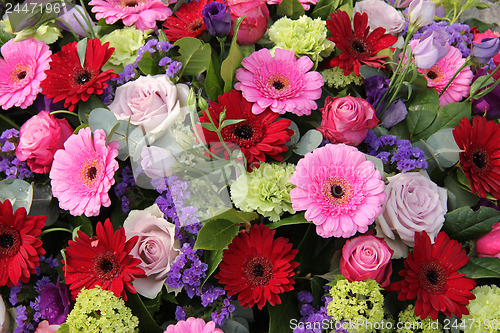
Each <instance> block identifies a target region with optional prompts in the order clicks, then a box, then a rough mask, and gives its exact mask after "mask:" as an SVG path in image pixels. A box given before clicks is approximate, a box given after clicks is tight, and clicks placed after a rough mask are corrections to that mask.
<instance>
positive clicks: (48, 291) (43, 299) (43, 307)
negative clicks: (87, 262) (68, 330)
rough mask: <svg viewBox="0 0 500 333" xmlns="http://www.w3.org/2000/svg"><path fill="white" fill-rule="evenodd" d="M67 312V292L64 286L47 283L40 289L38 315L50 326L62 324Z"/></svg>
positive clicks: (68, 303) (68, 307)
mask: <svg viewBox="0 0 500 333" xmlns="http://www.w3.org/2000/svg"><path fill="white" fill-rule="evenodd" d="M69 310H70V299H69V290H68V287H67V286H66V285H65V284H63V283H57V284H53V283H47V284H46V285H45V286H43V287H42V288H41V289H40V314H41V315H42V317H43V318H45V319H47V320H48V322H49V324H50V325H54V324H55V325H60V324H62V323H64V321H65V320H66V317H67V316H68V313H69Z"/></svg>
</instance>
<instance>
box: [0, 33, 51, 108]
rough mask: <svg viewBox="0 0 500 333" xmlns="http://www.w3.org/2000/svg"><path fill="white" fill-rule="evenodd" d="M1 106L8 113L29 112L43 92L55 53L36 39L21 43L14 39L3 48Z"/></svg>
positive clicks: (0, 62) (0, 87)
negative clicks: (11, 109) (14, 111)
mask: <svg viewBox="0 0 500 333" xmlns="http://www.w3.org/2000/svg"><path fill="white" fill-rule="evenodd" d="M0 51H1V52H2V57H3V59H0V105H2V108H3V109H4V110H7V109H9V108H11V107H13V106H14V105H15V106H19V107H21V108H23V109H26V108H27V107H28V106H30V105H31V104H33V101H34V100H35V98H36V96H37V95H38V93H39V92H40V90H41V89H40V82H41V81H42V80H43V79H45V77H46V75H45V73H44V72H45V70H46V69H48V68H49V61H50V56H51V54H52V52H50V49H49V47H48V46H47V44H45V43H44V42H39V41H36V40H35V39H33V38H30V39H26V40H23V41H20V42H14V41H13V40H12V39H11V40H9V41H8V42H7V43H5V44H4V45H3V46H2V48H1V49H0Z"/></svg>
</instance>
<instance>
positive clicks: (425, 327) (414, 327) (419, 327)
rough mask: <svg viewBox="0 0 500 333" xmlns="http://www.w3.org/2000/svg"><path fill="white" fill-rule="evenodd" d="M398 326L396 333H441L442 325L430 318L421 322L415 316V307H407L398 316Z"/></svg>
mask: <svg viewBox="0 0 500 333" xmlns="http://www.w3.org/2000/svg"><path fill="white" fill-rule="evenodd" d="M398 319H399V323H400V324H399V326H400V327H398V328H397V332H398V333H414V332H415V333H417V332H421V333H436V332H443V325H441V324H440V323H439V322H438V321H437V320H436V321H433V320H432V319H431V317H430V316H428V317H427V318H425V319H424V320H421V319H420V317H417V316H415V307H414V306H413V305H409V306H408V307H407V308H406V309H405V310H403V311H401V312H400V313H399V315H398Z"/></svg>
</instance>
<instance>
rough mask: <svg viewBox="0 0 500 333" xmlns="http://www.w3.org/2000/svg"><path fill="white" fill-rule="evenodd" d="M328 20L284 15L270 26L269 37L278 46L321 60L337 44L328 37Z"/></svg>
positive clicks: (299, 55) (315, 60)
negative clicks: (292, 18) (290, 17)
mask: <svg viewBox="0 0 500 333" xmlns="http://www.w3.org/2000/svg"><path fill="white" fill-rule="evenodd" d="M327 31H328V29H327V28H326V22H325V21H323V20H321V19H320V18H316V19H312V18H310V17H308V16H306V15H303V16H301V17H300V18H299V19H298V20H291V19H289V18H287V17H282V18H281V19H279V20H278V21H276V22H275V23H274V24H273V25H272V26H271V27H270V28H269V31H268V33H269V39H270V40H271V41H273V42H274V43H275V44H276V47H277V48H281V49H285V50H290V51H293V52H294V53H295V55H296V56H297V57H301V56H305V55H306V56H309V57H310V58H311V60H312V61H314V62H319V61H321V60H323V58H324V57H328V56H329V55H330V53H332V51H333V49H334V47H335V44H334V43H333V42H332V41H329V40H328V39H326V33H327Z"/></svg>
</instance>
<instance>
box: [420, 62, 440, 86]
mask: <svg viewBox="0 0 500 333" xmlns="http://www.w3.org/2000/svg"><path fill="white" fill-rule="evenodd" d="M422 73H423V74H425V75H426V76H427V78H428V79H429V80H431V81H433V82H435V83H438V82H440V81H441V80H442V79H443V74H444V73H443V69H442V68H440V67H439V66H433V67H431V68H429V69H427V70H422Z"/></svg>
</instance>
